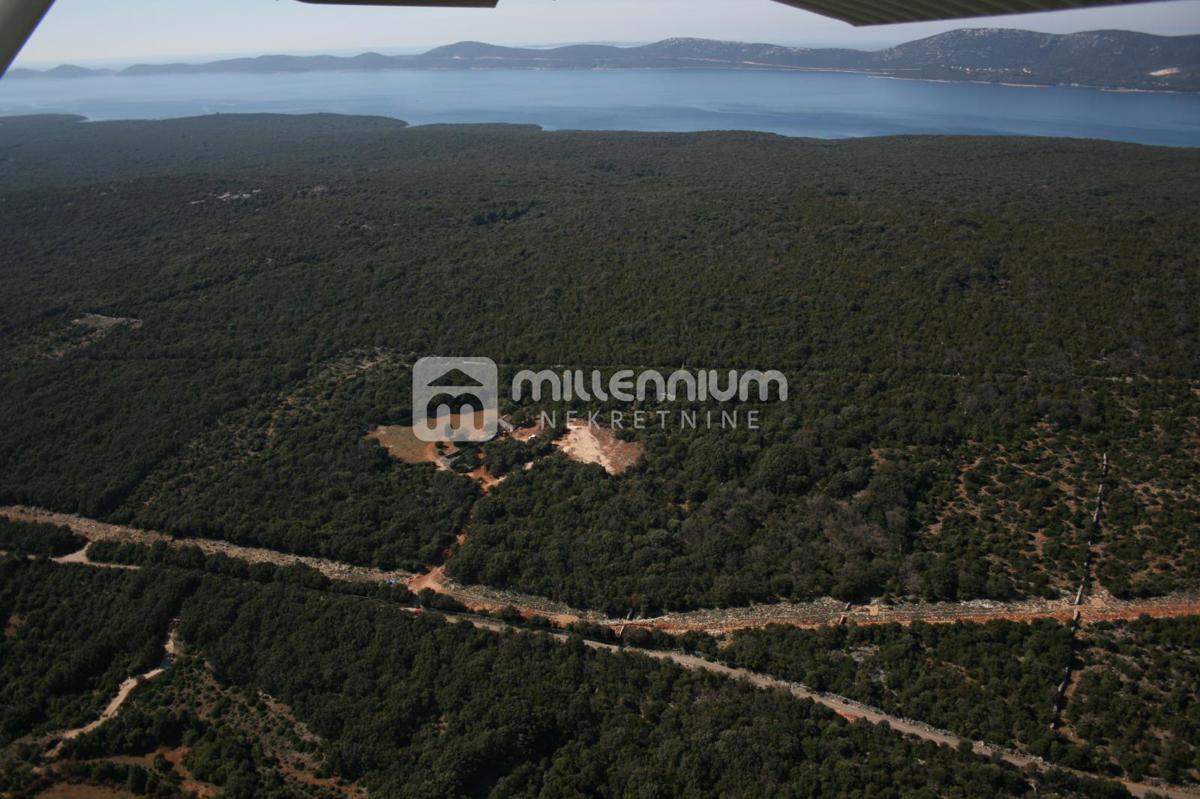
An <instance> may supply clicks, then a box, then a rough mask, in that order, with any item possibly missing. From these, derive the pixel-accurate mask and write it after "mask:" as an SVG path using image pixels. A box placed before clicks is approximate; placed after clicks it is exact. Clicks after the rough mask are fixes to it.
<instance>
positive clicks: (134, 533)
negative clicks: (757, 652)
mask: <svg viewBox="0 0 1200 799" xmlns="http://www.w3.org/2000/svg"><path fill="white" fill-rule="evenodd" d="M0 517H3V518H8V519H12V520H14V521H25V522H40V523H48V524H57V525H62V526H64V527H68V528H70V529H71V531H72V532H74V533H76V534H77V535H80V536H82V537H84V538H86V539H88V540H89V541H118V542H130V543H138V544H147V545H148V544H154V543H156V542H159V541H162V542H165V543H166V544H168V545H169V546H174V547H189V546H190V547H196V548H197V549H200V550H201V551H202V552H205V553H207V554H221V555H225V556H227V557H230V558H237V559H239V560H244V561H247V562H250V563H270V564H273V565H276V566H290V565H295V564H301V565H304V566H308V567H310V568H312V569H316V570H317V571H319V572H321V573H322V574H324V575H325V576H326V577H328V578H330V579H331V580H345V581H352V582H386V583H402V584H405V585H408V586H410V588H414V589H417V590H419V589H423V588H429V589H432V590H433V591H435V592H437V593H439V594H444V595H446V596H449V597H452V598H454V599H456V600H458V601H459V602H461V603H462V604H463V605H465V606H466V607H468V608H469V609H471V610H473V611H477V612H478V611H486V612H495V611H498V610H501V609H503V608H505V607H508V606H510V605H511V606H512V607H515V608H516V609H517V610H518V611H520V612H521V614H522V615H524V616H526V617H541V618H544V619H548V620H550V621H551V622H553V623H555V624H557V625H559V626H565V625H567V624H571V623H573V622H576V621H584V622H589V623H592V624H599V625H605V626H609V627H612V628H614V629H615V628H618V627H620V628H638V627H640V628H645V629H654V630H659V631H662V632H667V633H671V634H676V635H677V634H683V633H686V632H691V631H697V632H706V633H709V634H712V635H724V634H727V633H731V632H735V631H737V630H743V629H752V628H761V627H766V626H767V625H771V624H781V625H789V626H794V627H802V628H817V627H827V626H831V625H837V624H847V623H850V624H859V625H866V624H892V623H898V624H911V623H913V622H916V621H921V622H925V623H927V624H952V623H954V622H975V623H978V622H986V621H991V620H994V619H1006V620H1009V621H1022V622H1024V621H1034V620H1036V619H1057V620H1058V621H1061V622H1070V621H1071V619H1072V618H1073V617H1074V615H1075V612H1076V611H1079V612H1080V613H1081V614H1082V617H1083V621H1084V623H1085V624H1086V623H1090V622H1094V621H1117V620H1129V619H1136V618H1138V617H1140V616H1143V615H1145V616H1151V617H1155V618H1170V617H1177V616H1195V615H1200V594H1197V593H1195V592H1191V593H1178V594H1172V595H1169V596H1165V597H1159V598H1155V599H1139V600H1122V599H1116V598H1114V597H1112V596H1111V595H1110V594H1108V593H1107V592H1104V591H1098V592H1096V593H1095V594H1094V595H1092V596H1090V597H1088V599H1087V601H1086V602H1085V603H1084V604H1083V605H1080V606H1076V605H1075V604H1074V602H1073V598H1063V599H1057V600H1043V599H1032V600H1022V601H1019V602H993V601H990V600H974V601H971V602H906V603H901V604H895V605H886V604H880V603H874V604H870V605H855V606H851V607H847V605H846V603H844V602H839V601H837V600H834V599H829V598H826V599H819V600H815V601H812V602H781V603H778V604H771V605H754V606H750V607H741V608H721V609H714V610H697V611H689V612H686V613H672V614H668V615H664V616H659V617H656V618H652V619H611V618H607V617H605V616H603V615H602V614H599V613H596V612H594V611H585V610H578V609H575V608H571V607H568V606H565V605H562V604H560V603H557V602H554V601H553V600H549V599H545V598H543V597H535V596H529V595H523V594H515V593H511V592H506V591H498V590H495V589H492V588H488V587H486V586H476V585H472V586H462V585H458V584H457V583H455V582H454V581H453V580H451V579H450V578H449V577H447V576H446V575H445V573H444V570H442V569H434V570H432V571H430V572H428V573H426V574H422V575H416V574H413V573H411V572H405V571H399V570H396V571H385V570H382V569H373V568H369V567H365V566H352V565H349V564H346V563H338V562H336V561H332V560H326V559H324V558H315V557H308V556H303V555H291V554H287V553H283V552H276V551H274V550H270V549H260V548H256V547H243V546H238V545H237V544H230V543H228V542H225V541H214V540H209V539H202V538H187V539H175V538H172V537H170V536H167V535H164V534H162V533H157V532H154V531H150V530H139V529H137V528H133V527H124V526H121V525H114V524H107V523H105V522H99V521H95V520H94V519H86V518H84V517H81V516H73V515H69V514H65V513H56V512H53V511H47V510H42V509H39V508H29V507H22V506H8V507H0Z"/></svg>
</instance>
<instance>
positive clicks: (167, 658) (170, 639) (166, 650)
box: [46, 561, 179, 758]
mask: <svg viewBox="0 0 1200 799" xmlns="http://www.w3.org/2000/svg"><path fill="white" fill-rule="evenodd" d="M56 562H64V563H67V562H69V563H80V562H83V563H86V564H88V565H95V564H92V563H91V561H56ZM177 654H179V635H178V630H177V629H176V624H175V622H172V624H171V629H170V630H169V631H168V632H167V640H166V642H165V643H164V644H163V663H162V665H161V666H157V667H155V668H153V669H150V671H147V672H145V673H144V674H136V675H134V676H132V677H126V678H125V680H124V681H123V682H122V683H121V687H120V688H118V689H117V695H116V696H114V697H113V698H112V699H111V700H110V701H109V703H108V704H107V705H105V707H104V710H102V711H100V715H99V716H97V717H96V718H95V719H93V720H92V721H90V722H88V723H87V724H85V725H83V726H82V727H76V728H75V729H73V730H65V731H63V732H59V733H55V734H54V735H52V736H51V738H50V740H52V741H55V743H54V745H53V746H52V747H51V748H50V749H49V750H48V751H47V752H46V754H47V756H49V757H51V758H55V757H58V755H59V753H60V752H62V748H63V746H64V745H65V744H66V743H67V741H71V740H74V739H75V738H78V737H80V736H81V735H87V734H88V733H89V732H92V731H93V730H95V729H97V728H99V727H100V725H102V724H104V723H105V722H106V721H108V720H110V719H112V718H113V717H115V716H116V715H117V714H118V713H120V712H121V706H122V705H124V704H125V700H127V699H129V696H130V694H132V693H133V689H134V688H137V687H138V686H139V685H141V684H142V683H144V682H147V681H149V680H153V679H154V678H155V677H157V676H158V675H160V674H162V673H163V672H165V671H166V670H167V668H168V667H169V666H170V664H171V661H172V660H173V659H174V658H175V656H176V655H177Z"/></svg>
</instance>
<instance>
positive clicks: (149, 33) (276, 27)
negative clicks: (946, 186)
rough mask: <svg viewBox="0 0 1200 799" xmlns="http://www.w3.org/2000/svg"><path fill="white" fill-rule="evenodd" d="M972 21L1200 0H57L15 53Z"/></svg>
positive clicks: (1182, 27) (841, 30) (296, 48)
mask: <svg viewBox="0 0 1200 799" xmlns="http://www.w3.org/2000/svg"><path fill="white" fill-rule="evenodd" d="M968 25H971V26H974V25H988V26H1003V27H1014V28H1015V27H1019V28H1027V29H1031V30H1039V31H1047V32H1054V33H1069V32H1074V31H1081V30H1097V29H1101V28H1120V29H1127V30H1139V31H1146V32H1149V33H1162V34H1183V33H1200V0H1174V1H1173V2H1161V3H1150V4H1147V5H1134V6H1125V7H1113V8H1101V9H1092V10H1086V11H1061V12H1056V13H1051V14H1027V15H1022V16H1014V17H995V18H989V19H981V20H972V21H969V22H961V21H960V22H954V23H931V24H914V25H892V26H886V27H872V28H853V27H851V26H849V25H846V24H844V23H841V22H835V21H833V20H829V19H825V18H823V17H820V16H817V15H815V14H809V13H807V12H804V11H798V10H796V9H794V8H789V7H787V6H783V5H780V4H778V3H775V2H772V0H500V6H499V8H497V9H494V10H488V9H441V10H437V9H416V8H380V7H375V8H361V7H357V8H356V7H346V6H342V7H337V6H328V7H325V6H313V5H306V4H303V3H298V2H295V1H294V0H103V2H97V0H57V2H56V3H55V6H54V8H53V9H52V10H51V11H50V14H49V16H47V18H46V20H45V22H43V24H42V27H41V28H40V29H39V30H38V32H37V33H36V34H34V37H33V39H32V40H31V41H30V43H29V44H28V45H27V46H26V48H25V50H24V52H23V53H22V54H21V58H20V62H21V63H22V64H24V65H26V66H37V65H45V64H59V63H64V62H76V63H78V62H94V61H111V62H131V61H134V60H139V59H153V60H162V59H164V58H188V57H203V56H211V55H219V54H230V53H238V54H261V53H283V52H288V53H304V52H312V51H346V50H353V51H363V50H379V51H384V52H389V51H390V52H403V51H412V50H415V49H420V48H424V47H431V46H435V45H439V44H448V43H450V42H455V41H460V40H463V39H477V40H481V41H488V42H494V43H497V44H535V45H536V44H558V43H565V42H582V41H590V42H601V41H603V42H646V41H653V40H657V39H664V38H667V37H670V36H700V37H706V38H714V39H734V40H742V41H757V42H773V43H778V44H833V45H850V46H855V45H858V46H886V45H888V44H892V43H897V42H900V41H906V40H910V39H916V38H920V37H921V36H927V35H930V34H933V33H938V32H940V31H944V30H950V29H953V28H958V27H964V26H968Z"/></svg>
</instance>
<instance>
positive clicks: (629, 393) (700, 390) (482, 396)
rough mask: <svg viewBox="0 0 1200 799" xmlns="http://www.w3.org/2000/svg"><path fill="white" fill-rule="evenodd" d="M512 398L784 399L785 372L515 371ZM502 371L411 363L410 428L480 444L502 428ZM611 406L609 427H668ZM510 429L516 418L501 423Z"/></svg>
mask: <svg viewBox="0 0 1200 799" xmlns="http://www.w3.org/2000/svg"><path fill="white" fill-rule="evenodd" d="M509 396H510V397H511V399H512V400H513V401H514V402H521V401H522V400H524V399H526V398H528V399H530V400H532V401H533V402H541V401H542V400H543V399H545V400H549V401H552V402H555V403H559V402H576V403H578V402H599V403H613V402H619V403H628V404H633V403H637V404H638V405H639V406H640V405H642V404H644V403H647V402H651V403H656V404H661V403H674V402H688V403H738V404H739V405H746V404H748V403H754V402H759V403H765V402H772V401H774V402H786V401H787V398H788V380H787V376H786V375H784V374H783V372H780V371H776V370H771V371H766V372H760V371H758V370H757V369H751V370H749V371H743V372H739V371H737V370H735V369H729V370H724V371H717V370H715V369H698V370H694V371H688V370H683V369H680V370H676V371H674V372H669V373H667V374H663V373H662V372H660V371H658V370H655V369H646V370H643V371H641V372H635V371H634V370H632V369H621V370H618V371H616V372H614V373H613V374H610V375H606V374H604V373H603V372H601V371H600V370H598V369H594V370H592V371H590V372H585V371H583V370H581V369H566V370H563V371H557V372H556V371H554V370H552V369H544V370H542V371H538V372H535V371H532V370H529V369H523V370H521V371H519V372H517V374H516V376H515V377H514V378H513V381H512V389H511V394H510V395H509ZM499 410H500V396H499V370H498V369H497V368H496V362H495V361H493V360H491V359H490V358H422V359H421V360H419V361H417V363H416V364H415V365H414V366H413V408H412V415H413V432H414V434H415V435H416V437H417V439H418V440H420V441H425V442H435V443H436V442H447V443H449V442H456V443H463V442H476V443H482V442H485V441H491V440H492V439H493V438H495V437H496V436H497V435H498V434H499V432H500V427H501V424H502V423H501V420H500V416H499ZM608 410H609V419H608V426H609V427H611V428H613V429H624V428H625V427H626V425H627V424H628V425H630V426H631V427H632V428H633V429H638V430H641V429H644V428H645V426H646V425H647V424H648V423H653V420H654V419H657V420H658V424H659V425H660V426H662V427H666V425H667V424H668V420H669V419H670V417H671V415H672V414H671V413H670V412H669V411H666V410H661V409H654V410H647V409H644V408H638V407H635V408H632V409H630V410H628V411H622V410H614V409H612V408H611V407H610V408H609V409H608ZM541 413H542V419H543V424H544V425H546V426H550V427H555V426H557V419H558V413H557V411H549V412H548V411H545V410H543V411H542V412H541ZM758 414H759V411H758V410H757V409H746V410H745V412H744V417H743V412H742V411H741V410H739V409H738V408H732V409H713V408H711V407H710V408H707V409H704V410H702V411H701V410H698V409H692V410H687V409H683V410H680V411H679V426H680V427H681V428H685V429H692V430H697V429H701V428H704V429H712V428H713V427H721V428H722V429H730V428H732V429H737V427H738V426H739V425H740V424H742V423H743V418H744V423H745V424H746V425H747V426H749V427H750V429H758ZM597 418H598V412H593V413H589V414H588V415H587V419H588V420H589V424H591V425H593V426H595V425H596V424H597V422H596V419H597ZM567 422H568V424H569V425H573V424H577V423H580V422H582V417H581V416H579V411H578V410H575V409H573V410H569V411H567ZM504 426H505V429H506V430H509V431H510V432H511V429H512V425H511V423H508V422H506V423H504Z"/></svg>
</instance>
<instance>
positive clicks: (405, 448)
mask: <svg viewBox="0 0 1200 799" xmlns="http://www.w3.org/2000/svg"><path fill="white" fill-rule="evenodd" d="M367 438H370V439H374V440H375V441H378V442H379V443H380V444H382V445H383V448H384V449H386V450H387V451H388V454H390V455H391V456H392V457H393V458H395V459H396V460H398V461H401V462H402V463H412V464H418V463H432V464H433V465H434V466H437V467H438V468H439V469H445V468H447V467H446V463H445V460H444V459H443V457H442V455H441V454H440V453H439V452H438V449H437V444H430V443H429V442H426V441H421V440H420V439H418V438H417V436H416V434H415V433H413V429H412V426H410V425H383V426H381V427H376V428H375V429H374V430H372V431H371V432H370V433H367ZM455 451H456V450H455V449H454V447H453V445H449V444H448V445H446V449H445V454H446V455H453V454H454V453H455Z"/></svg>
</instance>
